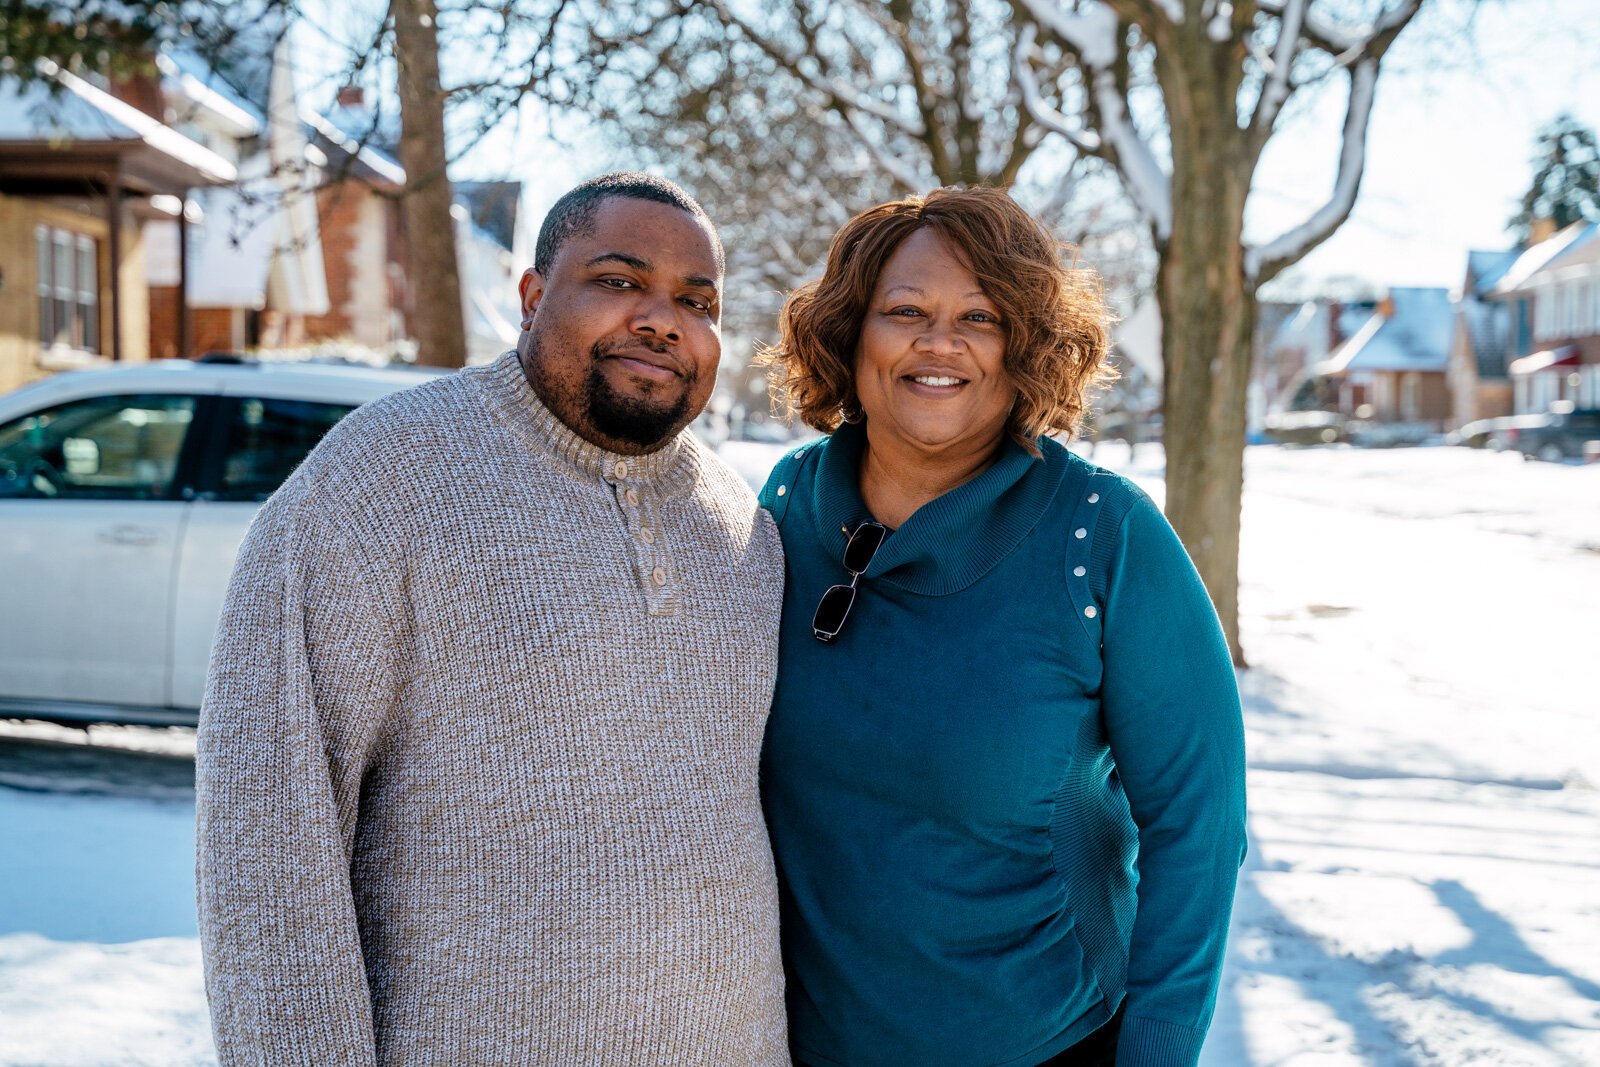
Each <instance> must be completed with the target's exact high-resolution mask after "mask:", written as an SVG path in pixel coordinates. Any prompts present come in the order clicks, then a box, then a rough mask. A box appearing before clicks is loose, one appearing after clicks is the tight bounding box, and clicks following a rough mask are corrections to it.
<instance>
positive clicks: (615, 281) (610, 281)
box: [600, 278, 633, 289]
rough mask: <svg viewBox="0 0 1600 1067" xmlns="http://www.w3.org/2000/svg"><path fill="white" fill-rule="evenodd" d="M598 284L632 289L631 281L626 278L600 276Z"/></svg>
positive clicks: (613, 287)
mask: <svg viewBox="0 0 1600 1067" xmlns="http://www.w3.org/2000/svg"><path fill="white" fill-rule="evenodd" d="M600 284H601V285H604V286H607V287H609V288H612V289H632V288H633V283H632V282H630V281H629V280H628V279H626V278H601V279H600Z"/></svg>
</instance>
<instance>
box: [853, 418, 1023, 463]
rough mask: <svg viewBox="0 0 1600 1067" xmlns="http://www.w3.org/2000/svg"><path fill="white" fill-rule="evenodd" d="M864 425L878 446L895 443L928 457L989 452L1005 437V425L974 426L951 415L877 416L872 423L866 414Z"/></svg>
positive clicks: (870, 437)
mask: <svg viewBox="0 0 1600 1067" xmlns="http://www.w3.org/2000/svg"><path fill="white" fill-rule="evenodd" d="M867 426H868V431H867V432H868V439H869V440H871V439H872V438H874V437H879V441H878V444H879V447H883V446H885V445H889V446H898V447H899V448H901V449H909V450H912V451H915V452H922V453H926V454H928V455H930V456H935V455H948V454H951V453H959V454H963V455H965V454H970V453H975V452H988V451H990V450H992V449H994V448H996V447H998V446H999V444H1000V441H1001V438H1003V437H1004V436H1005V426H1004V424H1002V425H1000V426H994V427H977V426H974V425H973V424H972V423H971V422H970V421H967V420H961V419H950V418H912V419H904V418H902V419H887V418H880V419H879V420H878V421H877V422H874V421H873V420H872V418H871V416H868V418H867ZM874 431H877V432H876V433H875V432H874ZM880 434H881V435H882V436H881V437H880Z"/></svg>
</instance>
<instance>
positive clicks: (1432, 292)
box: [1322, 288, 1455, 374]
mask: <svg viewBox="0 0 1600 1067" xmlns="http://www.w3.org/2000/svg"><path fill="white" fill-rule="evenodd" d="M1388 302H1389V304H1390V305H1392V308H1389V309H1380V310H1379V311H1377V312H1376V313H1374V314H1373V315H1372V317H1371V318H1370V319H1368V320H1367V322H1366V324H1365V325H1363V326H1362V327H1361V329H1360V330H1358V331H1357V332H1356V335H1355V336H1354V337H1352V338H1350V340H1348V341H1346V342H1345V343H1344V344H1342V345H1340V346H1339V348H1338V350H1337V351H1336V352H1334V354H1333V356H1332V357H1330V358H1329V360H1328V362H1327V363H1326V364H1324V365H1323V368H1322V369H1323V371H1324V372H1325V373H1335V374H1337V373H1343V372H1345V371H1352V370H1368V371H1374V370H1383V371H1398V370H1413V371H1442V370H1444V369H1445V367H1446V365H1447V364H1448V363H1449V360H1450V335H1451V331H1452V330H1453V328H1454V326H1455V311H1454V308H1453V307H1452V306H1451V303H1450V292H1449V290H1447V289H1442V288H1440V289H1434V288H1428V289H1420V288H1419V289H1411V288H1399V289H1391V290H1389V301H1388Z"/></svg>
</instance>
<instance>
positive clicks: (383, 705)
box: [197, 175, 788, 1067]
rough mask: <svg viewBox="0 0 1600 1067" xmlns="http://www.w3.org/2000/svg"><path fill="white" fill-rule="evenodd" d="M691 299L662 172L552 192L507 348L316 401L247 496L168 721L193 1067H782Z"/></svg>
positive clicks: (711, 296) (747, 705) (708, 303)
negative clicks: (206, 1018)
mask: <svg viewBox="0 0 1600 1067" xmlns="http://www.w3.org/2000/svg"><path fill="white" fill-rule="evenodd" d="M721 281H722V250H721V246H720V244H719V243H718V241H717V238H716V235H715V232H714V231H713V229H712V227H711V225H710V223H709V222H708V220H707V219H706V217H705V214H704V212H703V211H701V209H700V207H699V205H698V204H696V203H695V202H694V201H693V200H691V199H689V198H688V197H687V196H686V195H685V194H684V193H683V192H682V191H681V190H679V189H678V188H677V187H676V186H673V185H671V184H670V183H666V182H662V181H660V180H658V179H653V178H648V177H645V176H643V175H610V176H607V177H605V178H600V179H596V180H595V181H593V182H589V183H585V184H584V185H583V186H579V187H578V188H577V189H575V190H573V192H571V193H569V194H568V195H567V196H566V197H564V198H563V199H562V200H561V201H560V202H558V203H557V205H556V207H555V208H553V209H552V211H551V213H550V216H549V217H548V218H547V219H546V221H545V224H544V228H543V230H542V231H541V233H540V235H539V243H538V250H537V254H536V260H535V266H534V269H532V270H530V271H528V272H527V273H526V274H525V275H524V277H523V281H522V290H521V291H522V307H523V323H522V325H523V333H522V336H521V339H520V341H519V342H518V346H517V351H516V352H513V353H507V354H506V355H505V356H503V357H502V358H501V359H500V360H499V361H498V362H496V363H493V364H490V365H488V366H485V367H480V368H474V369H470V370H466V371H462V372H460V373H457V374H454V375H451V376H449V377H447V378H442V379H438V380H435V381H432V382H429V383H428V384H426V385H422V386H420V387H418V388H415V389H411V390H409V391H407V392H404V393H400V394H397V395H394V396H391V397H389V398H386V399H384V400H380V401H378V402H376V403H373V404H370V405H368V406H366V407H364V408H362V409H361V410H359V411H357V412H355V413H354V414H352V415H350V416H349V417H348V418H347V419H345V420H344V421H343V422H341V423H340V424H339V425H338V426H337V427H335V428H334V430H333V431H332V432H331V433H330V434H329V435H328V437H327V438H326V439H325V440H324V441H323V442H322V444H321V445H320V446H318V448H317V449H316V451H314V452H313V453H312V454H311V456H310V458H308V459H307V460H306V462H305V464H304V465H303V466H301V467H300V469H299V470H297V471H296V472H295V474H294V475H293V477H291V478H290V479H289V481H288V482H287V483H285V485H284V486H283V488H282V489H280V490H279V491H278V493H277V494H275V495H274V496H273V497H272V499H271V500H269V501H268V502H267V503H266V504H265V505H264V506H263V507H262V509H261V512H260V514H259V515H258V516H257V518H256V520H255V523H254V524H253V525H252V526H251V529H250V533H249V535H248V536H247V537H246V539H245V543H244V546H243V548H242V549H241V551H240V555H239V561H238V565H237V568H236V571H235V573H234V578H233V583H232V586H231V588H230V590H229V593H228V600H227V603H226V606H225V607H224V609H223V618H222V624H221V628H220V630H219V631H218V635H217V643H216V647H215V651H214V653H213V656H212V662H211V674H210V681H209V686H208V689H207V692H206V698H205V705H204V708H203V709H202V711H201V717H200V736H199V757H198V775H197V777H198V783H197V786H198V798H199V806H198V822H199V826H198V835H199V898H200V900H199V903H200V932H201V942H202V945H203V947H204V952H205V964H206V988H207V993H208V995H209V999H210V1003H211V1014H212V1023H213V1028H214V1031H215V1034H216V1041H217V1049H218V1052H219V1053H220V1055H221V1058H222V1061H223V1063H225V1064H233V1063H252V1064H271V1065H278V1064H290V1063H297V1064H377V1063H382V1064H424V1063H426V1064H530V1065H549V1067H581V1065H586V1064H596V1065H600V1064H604V1065H625V1064H637V1065H651V1067H657V1065H670V1064H714V1065H737V1067H751V1065H769V1064H787V1063H788V1053H787V1049H786V1039H785V1026H784V1015H783V973H782V967H781V963H780V961H779V956H778V941H777V937H778V935H777V925H778V924H777V901H776V888H775V883H774V876H773V868H772V857H771V853H770V851H769V849H768V846H767V840H766V833H765V828H764V826H763V823H762V819H761V810H760V804H759V799H758V794H757V788H756V767H757V759H758V755H759V749H760V745H761V737H762V730H763V726H764V723H765V720H766V715H767V708H768V702H769V699H770V696H771V692H772V683H773V675H774V671H775V669H776V653H777V638H778V618H779V606H780V600H781V597H782V593H783V561H782V554H781V549H780V547H779V543H778V537H777V532H776V530H775V529H774V527H773V525H772V522H771V520H770V518H769V517H768V516H767V515H766V513H765V512H762V511H759V510H758V509H757V507H756V502H755V499H754V497H753V496H752V495H751V493H750V492H749V491H748V490H747V489H746V488H745V486H744V485H743V484H742V483H741V482H740V481H739V480H738V478H737V477H736V476H734V475H733V473H732V472H730V471H729V470H728V469H727V468H726V467H725V466H724V465H723V464H722V463H721V462H720V461H719V460H718V459H716V457H714V456H713V455H712V454H711V453H710V452H709V451H708V450H707V449H706V448H705V447H704V446H703V445H701V444H700V443H699V442H698V441H697V440H696V439H695V438H694V437H693V436H691V435H690V434H688V433H686V432H684V427H685V426H686V425H687V424H688V422H689V421H690V420H691V419H692V418H693V417H694V416H695V414H697V413H698V412H699V411H700V409H701V408H702V407H703V406H704V404H705V401H706V398H707V396H708V395H709V393H710V391H711V387H712V384H713V379H714V377H715V373H716V365H717V360H718V356H719V352H720V342H719V337H718V321H719V315H720V308H719V306H718V303H719V300H720V297H721V292H720V289H721Z"/></svg>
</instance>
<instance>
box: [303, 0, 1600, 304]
mask: <svg viewBox="0 0 1600 1067" xmlns="http://www.w3.org/2000/svg"><path fill="white" fill-rule="evenodd" d="M316 2H319V0H313V3H316ZM320 2H323V3H328V0H320ZM359 6H360V5H359V4H357V5H350V6H349V7H346V6H344V5H342V4H341V5H337V6H334V5H332V4H331V3H330V4H329V12H328V13H329V15H330V16H331V20H329V19H318V21H319V22H320V23H321V24H322V25H323V26H326V27H328V28H329V29H330V31H332V32H334V33H342V34H345V35H346V36H349V37H353V36H355V34H356V33H357V32H358V29H357V27H358V25H359V24H360V20H359V19H358V14H357V11H356V10H355V9H356V8H359ZM301 34H302V36H301V38H300V40H301V42H303V43H304V45H306V46H307V51H306V52H303V53H302V54H309V53H310V52H314V51H315V50H316V48H317V44H316V37H315V36H314V35H310V34H307V33H306V31H305V30H304V28H302V29H301ZM323 47H325V46H323ZM1597 56H1600V11H1597V8H1596V4H1595V0H1427V6H1426V7H1425V8H1424V12H1423V14H1422V15H1420V16H1418V18H1417V20H1416V21H1415V22H1414V23H1413V24H1412V25H1411V26H1410V27H1408V28H1407V30H1406V32H1405V34H1403V35H1402V36H1401V38H1400V39H1399V41H1398V42H1397V43H1396V44H1395V46H1394V47H1393V49H1392V50H1391V51H1390V53H1389V57H1388V59H1387V61H1386V65H1385V68H1384V70H1385V73H1384V75H1383V76H1382V78H1381V79H1380V81H1379V85H1378V98H1377V105H1376V107H1375V109H1374V114H1373V119H1372V126H1371V133H1370V139H1369V144H1368V163H1367V171H1366V177H1365V179H1364V181H1363V183H1362V187H1361V194H1360V197H1359V198H1358V200H1357V203H1356V208H1355V211H1354V213H1353V215H1352V217H1351V219H1350V220H1349V221H1348V222H1347V223H1346V224H1345V225H1344V227H1343V228H1342V229H1341V230H1340V231H1339V232H1338V233H1337V234H1335V235H1334V236H1333V237H1332V238H1330V239H1329V240H1328V241H1327V243H1325V244H1324V245H1323V246H1321V247H1320V248H1318V249H1317V250H1316V251H1315V252H1313V253H1312V254H1311V256H1309V257H1308V258H1307V259H1306V260H1304V261H1303V262H1302V263H1301V264H1300V265H1299V266H1298V267H1297V268H1296V273H1299V274H1305V275H1309V276H1313V277H1331V276H1338V275H1355V276H1358V277H1361V278H1364V279H1366V280H1368V281H1370V282H1374V283H1378V284H1382V285H1438V286H1454V285H1457V284H1459V283H1460V281H1461V277H1462V274H1463V271H1464V269H1465V257H1466V253H1467V251H1468V250H1469V249H1472V248H1502V247H1506V246H1507V245H1508V244H1509V239H1508V238H1507V236H1506V234H1505V223H1506V220H1507V219H1508V218H1510V216H1511V215H1512V214H1513V213H1514V211H1515V209H1516V203H1517V201H1518V199H1519V198H1520V197H1521V195H1522V193H1523V192H1524V191H1525V190H1526V188H1527V186H1528V183H1529V181H1530V179H1531V177H1532V170H1531V167H1530V164H1529V159H1530V156H1531V154H1532V150H1533V138H1534V134H1535V132H1536V131H1537V129H1538V128H1539V127H1540V126H1541V125H1543V124H1544V123H1546V122H1548V121H1549V120H1550V119H1552V118H1553V117H1554V116H1555V115H1556V114H1557V113H1559V112H1560V111H1563V110H1566V111H1570V112H1572V113H1573V114H1574V115H1576V116H1577V118H1578V119H1579V120H1580V121H1581V122H1583V123H1585V124H1586V125H1588V126H1590V127H1591V128H1596V129H1600V62H1597V61H1596V57H1597ZM308 66H311V67H313V68H314V66H315V60H312V61H311V62H310V63H308ZM446 76H447V78H448V77H449V73H448V71H447V75H446ZM301 80H302V88H303V89H308V88H310V87H309V86H307V85H306V84H305V83H306V82H307V81H309V80H312V79H308V78H306V77H302V79H301ZM311 95H312V97H313V99H312V101H311V102H312V103H313V104H314V105H319V104H321V103H322V100H321V99H320V97H329V96H331V95H332V89H331V88H330V87H325V88H323V89H322V91H321V92H320V93H318V92H316V90H312V92H311ZM1344 106H1345V83H1344V82H1343V81H1342V80H1339V81H1335V82H1334V83H1331V84H1330V85H1329V87H1328V89H1327V91H1324V92H1322V93H1321V94H1320V96H1318V97H1317V98H1315V99H1310V100H1306V101H1299V102H1298V106H1296V105H1294V104H1292V105H1291V107H1290V109H1289V110H1288V111H1286V113H1285V115H1284V117H1283V118H1282V119H1281V120H1280V124H1279V125H1280V128H1279V132H1278V134H1277V135H1276V136H1275V137H1274V139H1273V141H1272V143H1271V144H1270V145H1269V147H1268V149H1267V152H1266V154H1265V155H1264V157H1263V159H1262V163H1261V168H1260V170H1259V171H1258V173H1257V180H1256V191H1255V194H1254V195H1253V197H1252V200H1251V205H1250V213H1249V217H1248V222H1249V235H1250V236H1251V237H1252V238H1256V239H1267V238H1271V237H1273V236H1276V235H1277V234H1278V233H1279V232H1281V231H1283V230H1285V229H1288V228H1290V227H1292V226H1294V225H1295V224H1297V223H1299V222H1300V221H1302V220H1303V219H1304V217H1305V216H1306V215H1307V214H1309V213H1310V212H1311V211H1313V210H1315V208H1316V207H1318V206H1319V205H1320V204H1321V203H1322V202H1323V200H1325V199H1326V197H1327V195H1328V193H1329V191H1330V190H1331V189H1332V186H1333V175H1334V168H1335V165H1336V162H1337V159H1338V150H1339V130H1340V127H1341V126H1342V124H1343V121H1344ZM544 125H545V124H544V122H543V121H542V119H541V117H540V115H539V113H538V112H537V110H536V108H535V107H533V106H531V105H530V106H529V107H527V108H525V109H524V114H523V116H522V122H521V125H520V127H519V128H517V129H516V130H515V131H513V130H512V129H510V128H509V127H508V128H506V129H505V130H503V131H501V132H498V133H497V134H496V135H492V136H491V137H490V138H488V139H487V140H486V141H485V142H484V143H483V144H481V145H480V146H479V147H478V148H477V149H475V150H474V151H473V152H471V153H469V154H468V155H467V156H466V157H465V158H464V159H463V160H462V161H461V162H460V163H459V164H458V165H456V166H455V167H453V168H452V172H451V173H452V175H453V176H454V177H457V178H461V179H465V178H506V177H512V178H520V179H521V180H522V181H523V182H524V183H526V185H527V187H528V188H527V192H526V196H525V201H524V202H525V204H526V205H527V209H528V212H529V215H530V218H531V219H532V220H533V222H534V224H535V225H536V224H537V220H538V219H539V218H542V217H543V214H544V212H545V211H546V210H547V209H548V208H549V206H550V204H552V203H553V202H554V201H555V199H556V197H558V196H559V195H560V194H561V193H562V192H564V191H565V190H566V189H567V188H569V187H571V186H572V185H573V184H575V183H576V182H578V181H581V180H582V179H584V178H586V177H589V176H591V175H593V174H598V173H601V172H603V171H604V170H608V169H612V168H614V167H615V166H617V165H618V164H620V163H625V162H626V160H625V158H624V157H622V156H620V155H617V154H614V153H611V152H608V151H607V150H606V148H605V146H604V145H603V144H601V143H599V140H598V138H596V137H595V136H594V135H593V134H592V133H591V134H585V133H584V132H583V131H582V130H581V129H575V131H574V134H573V136H574V137H575V138H576V140H577V142H578V144H577V146H576V147H567V146H563V145H560V144H557V143H554V142H552V141H550V140H549V139H548V138H547V137H546V136H544V134H543V129H544ZM863 206H865V205H863Z"/></svg>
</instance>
